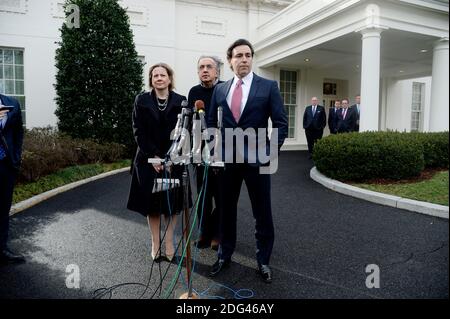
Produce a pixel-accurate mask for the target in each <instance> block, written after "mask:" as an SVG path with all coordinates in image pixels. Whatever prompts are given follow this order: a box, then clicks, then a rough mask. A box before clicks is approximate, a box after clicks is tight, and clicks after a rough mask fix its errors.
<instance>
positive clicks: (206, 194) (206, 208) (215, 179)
mask: <svg viewBox="0 0 450 319" xmlns="http://www.w3.org/2000/svg"><path fill="white" fill-rule="evenodd" d="M204 172H205V168H204V166H200V167H198V169H197V190H198V191H200V189H201V187H202V186H203V180H204ZM220 174H221V171H216V170H214V169H213V168H208V176H207V177H206V184H205V187H204V188H203V193H202V197H201V198H200V203H199V209H198V221H199V223H200V221H201V223H200V232H201V236H202V238H204V239H206V240H212V239H219V238H220V233H219V222H220V212H219V210H220V208H221V207H222V205H221V201H220V200H221V195H222V192H221V191H220V183H219V180H220V178H221V176H220ZM213 203H214V208H213ZM202 207H203V212H202Z"/></svg>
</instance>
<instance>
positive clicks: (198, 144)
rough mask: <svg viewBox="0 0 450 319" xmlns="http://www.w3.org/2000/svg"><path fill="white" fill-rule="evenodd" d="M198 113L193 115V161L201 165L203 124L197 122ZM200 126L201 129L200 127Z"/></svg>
mask: <svg viewBox="0 0 450 319" xmlns="http://www.w3.org/2000/svg"><path fill="white" fill-rule="evenodd" d="M196 115H197V111H195V113H194V114H193V115H192V160H193V162H194V163H200V162H201V159H200V152H201V149H202V136H201V124H200V123H199V122H200V121H199V120H197V116H196ZM199 126H200V127H199Z"/></svg>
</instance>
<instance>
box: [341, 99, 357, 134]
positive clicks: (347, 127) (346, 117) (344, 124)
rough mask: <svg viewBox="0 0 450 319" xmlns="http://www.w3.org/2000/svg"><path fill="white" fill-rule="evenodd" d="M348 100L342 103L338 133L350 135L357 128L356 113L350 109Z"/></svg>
mask: <svg viewBox="0 0 450 319" xmlns="http://www.w3.org/2000/svg"><path fill="white" fill-rule="evenodd" d="M348 104H349V103H348V99H343V100H342V102H341V106H342V107H341V112H339V116H338V123H337V132H338V133H350V132H353V131H355V126H356V119H357V117H356V112H355V110H353V109H352V108H350V107H348Z"/></svg>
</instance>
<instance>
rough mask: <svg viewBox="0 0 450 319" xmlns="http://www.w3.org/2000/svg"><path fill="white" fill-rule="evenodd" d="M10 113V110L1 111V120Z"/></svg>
mask: <svg viewBox="0 0 450 319" xmlns="http://www.w3.org/2000/svg"><path fill="white" fill-rule="evenodd" d="M8 112H9V110H4V111H0V120H1V119H2V118H4V117H5V116H6V113H8Z"/></svg>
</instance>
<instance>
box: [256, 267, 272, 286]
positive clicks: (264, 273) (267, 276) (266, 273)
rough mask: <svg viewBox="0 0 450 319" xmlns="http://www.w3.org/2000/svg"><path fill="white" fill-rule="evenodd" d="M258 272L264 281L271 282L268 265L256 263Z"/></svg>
mask: <svg viewBox="0 0 450 319" xmlns="http://www.w3.org/2000/svg"><path fill="white" fill-rule="evenodd" d="M258 274H259V275H260V276H261V278H262V280H263V281H264V282H265V283H267V284H270V283H271V282H272V269H270V267H269V265H258Z"/></svg>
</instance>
